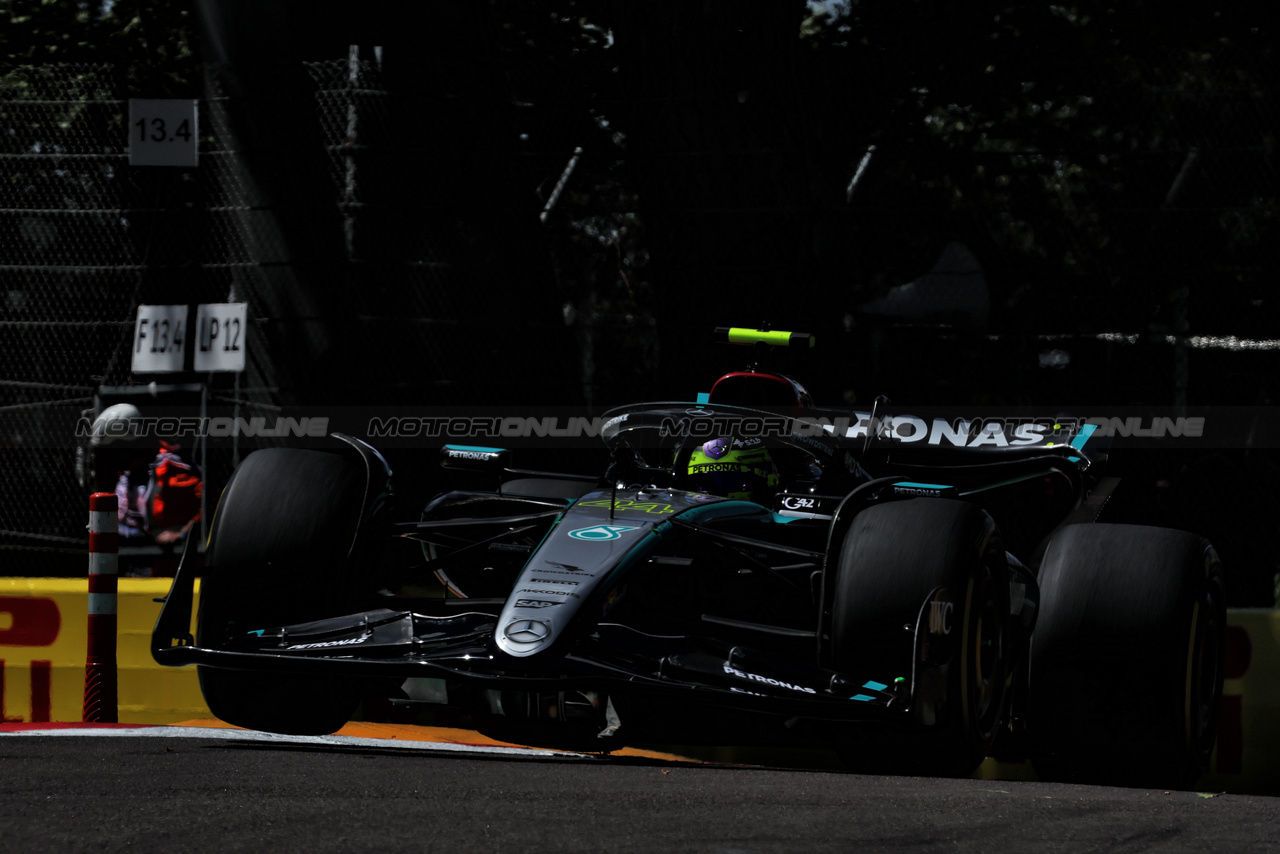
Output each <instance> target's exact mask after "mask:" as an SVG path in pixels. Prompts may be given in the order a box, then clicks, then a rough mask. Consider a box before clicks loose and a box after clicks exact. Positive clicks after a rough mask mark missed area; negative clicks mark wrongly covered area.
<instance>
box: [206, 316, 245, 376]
mask: <svg viewBox="0 0 1280 854" xmlns="http://www.w3.org/2000/svg"><path fill="white" fill-rule="evenodd" d="M246 319H247V312H246V307H245V303H242V302H223V303H204V304H202V305H199V306H197V307H196V354H195V369H196V371H197V372H200V373H202V372H205V371H235V372H238V371H243V370H244V360H245V338H246V336H247V334H248V331H249V330H248V324H247V323H246Z"/></svg>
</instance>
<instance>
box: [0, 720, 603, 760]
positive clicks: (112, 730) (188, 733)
mask: <svg viewBox="0 0 1280 854" xmlns="http://www.w3.org/2000/svg"><path fill="white" fill-rule="evenodd" d="M14 736H38V737H46V738H47V737H55V736H96V737H109V736H128V737H130V738H214V739H224V740H227V741H262V742H273V743H276V744H315V745H321V746H326V747H373V748H380V749H383V750H386V749H389V748H390V749H406V750H428V751H432V752H438V753H471V754H487V755H490V756H509V757H521V758H542V759H545V758H547V757H556V758H560V759H596V758H598V757H595V756H593V755H591V754H589V753H573V752H569V751H563V750H538V749H535V748H531V747H504V746H500V745H481V744H452V743H449V742H442V741H408V740H400V739H383V738H359V737H355V736H349V735H280V734H278V733H271V732H258V731H256V730H244V729H214V728H202V727H184V726H142V727H84V728H78V727H58V728H56V729H23V730H19V731H16V732H0V738H7V737H14Z"/></svg>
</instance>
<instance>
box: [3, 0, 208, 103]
mask: <svg viewBox="0 0 1280 854" xmlns="http://www.w3.org/2000/svg"><path fill="white" fill-rule="evenodd" d="M194 42H195V33H194V30H193V20H192V14H191V10H190V8H189V6H188V4H187V3H185V2H166V0H0V73H5V72H12V71H13V69H14V68H16V67H19V66H34V65H45V64H48V63H71V64H77V65H84V64H95V65H97V64H103V63H111V64H113V65H115V66H117V67H118V68H120V69H122V70H123V71H124V74H125V75H126V76H127V82H128V86H129V90H130V92H131V93H132V94H133V95H134V96H135V97H153V98H177V97H196V96H198V95H199V94H200V92H199V82H200V75H199V65H198V61H197V57H196V54H195V50H194V47H193V45H194Z"/></svg>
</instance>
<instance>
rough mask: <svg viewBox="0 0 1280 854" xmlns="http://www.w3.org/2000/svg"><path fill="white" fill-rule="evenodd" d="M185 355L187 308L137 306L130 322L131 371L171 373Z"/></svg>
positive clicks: (181, 306)
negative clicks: (131, 322)
mask: <svg viewBox="0 0 1280 854" xmlns="http://www.w3.org/2000/svg"><path fill="white" fill-rule="evenodd" d="M186 355H187V307H186V306H185V305H140V306H138V319H137V321H136V322H135V323H134V325H133V372H134V373H135V374H171V373H174V372H176V371H181V370H182V369H183V362H184V361H185V360H186Z"/></svg>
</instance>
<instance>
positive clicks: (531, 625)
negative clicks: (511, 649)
mask: <svg viewBox="0 0 1280 854" xmlns="http://www.w3.org/2000/svg"><path fill="white" fill-rule="evenodd" d="M502 633H503V634H504V635H506V637H507V640H510V641H512V642H514V643H518V644H536V643H540V642H542V641H544V640H546V639H547V637H548V636H549V635H550V634H551V626H549V625H547V624H546V623H544V622H542V621H541V620H525V619H520V620H516V621H514V622H512V623H511V624H510V625H508V626H507V627H506V629H504V630H503V632H502Z"/></svg>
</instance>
